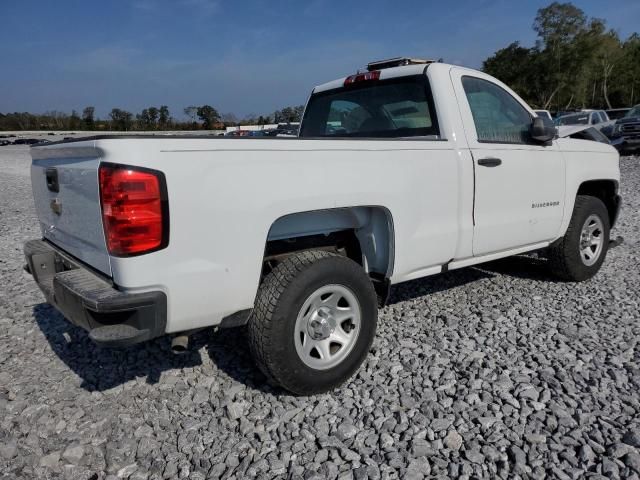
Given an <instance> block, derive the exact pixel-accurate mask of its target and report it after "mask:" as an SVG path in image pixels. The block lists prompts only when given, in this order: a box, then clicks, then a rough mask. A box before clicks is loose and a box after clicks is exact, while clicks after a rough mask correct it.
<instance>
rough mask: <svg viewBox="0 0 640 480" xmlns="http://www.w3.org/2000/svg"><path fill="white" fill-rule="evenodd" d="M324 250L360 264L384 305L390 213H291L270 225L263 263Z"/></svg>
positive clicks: (375, 209) (371, 209) (391, 250)
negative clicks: (335, 252) (304, 251)
mask: <svg viewBox="0 0 640 480" xmlns="http://www.w3.org/2000/svg"><path fill="white" fill-rule="evenodd" d="M318 248H320V249H328V250H334V251H338V252H339V253H341V254H343V255H345V256H347V257H349V258H351V259H352V260H354V261H356V262H357V263H358V264H360V265H361V266H362V267H363V268H364V269H365V271H366V272H367V273H368V274H369V276H370V278H371V279H372V281H373V282H374V286H375V288H376V292H377V293H378V295H379V297H380V300H381V301H380V303H381V305H382V304H384V303H385V302H386V299H387V296H388V293H389V291H388V290H389V286H390V281H389V279H390V278H391V276H392V274H393V268H394V262H395V230H394V226H393V216H392V214H391V212H390V210H389V209H388V208H386V207H383V206H379V205H371V206H353V207H340V208H332V209H322V210H311V211H305V212H295V213H289V214H287V215H284V216H282V217H280V218H278V219H276V220H274V222H273V223H272V224H271V226H270V228H269V232H268V234H267V238H266V241H265V253H264V262H265V264H266V263H268V262H270V261H272V260H276V261H277V260H278V259H279V258H281V257H286V256H287V255H290V254H292V253H296V252H300V251H303V250H313V249H318Z"/></svg>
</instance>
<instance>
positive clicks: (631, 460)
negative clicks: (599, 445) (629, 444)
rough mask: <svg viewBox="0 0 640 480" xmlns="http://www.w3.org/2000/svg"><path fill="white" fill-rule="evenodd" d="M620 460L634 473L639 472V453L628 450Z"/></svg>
mask: <svg viewBox="0 0 640 480" xmlns="http://www.w3.org/2000/svg"><path fill="white" fill-rule="evenodd" d="M622 461H623V462H624V464H625V465H626V466H627V467H629V468H630V469H632V470H633V471H635V472H636V473H640V454H639V453H637V452H629V453H627V454H626V455H625V456H624V457H623V459H622Z"/></svg>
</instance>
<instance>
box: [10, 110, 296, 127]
mask: <svg viewBox="0 0 640 480" xmlns="http://www.w3.org/2000/svg"><path fill="white" fill-rule="evenodd" d="M303 110H304V106H303V105H298V106H294V107H284V108H283V109H281V110H276V111H275V112H273V114H271V115H259V116H258V115H249V116H247V117H245V118H238V117H236V116H235V115H234V114H232V113H225V114H220V113H218V110H216V109H215V108H214V107H212V106H211V105H200V106H194V105H192V106H189V107H186V108H184V110H183V113H184V115H185V117H186V120H176V119H175V118H173V117H172V116H171V112H170V111H169V107H167V106H166V105H161V106H160V107H148V108H145V109H143V110H142V111H141V112H140V113H137V114H135V115H134V114H133V113H131V112H129V111H127V110H124V109H121V108H113V109H112V110H111V112H109V114H108V116H107V118H102V119H101V118H98V117H97V116H96V114H95V107H92V106H89V107H85V108H84V109H83V110H82V113H78V112H77V111H76V110H72V111H71V114H67V113H65V112H58V111H51V112H45V113H43V114H33V113H28V112H14V113H6V114H3V113H0V130H9V131H13V130H90V131H91V130H98V131H99V130H117V131H132V130H137V131H153V130H158V131H162V130H165V131H166V130H216V129H224V128H225V127H226V126H236V125H264V124H270V123H288V122H297V121H300V117H301V116H302V112H303Z"/></svg>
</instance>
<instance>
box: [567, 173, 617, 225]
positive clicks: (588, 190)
mask: <svg viewBox="0 0 640 480" xmlns="http://www.w3.org/2000/svg"><path fill="white" fill-rule="evenodd" d="M578 195H588V196H591V197H596V198H598V199H600V200H601V201H602V203H604V205H605V207H606V208H607V213H608V214H609V226H610V227H611V228H613V226H614V225H615V223H616V220H617V219H618V211H619V209H620V195H618V182H617V181H616V180H612V179H599V180H587V181H585V182H582V183H581V184H580V186H579V187H578V191H577V192H576V196H578Z"/></svg>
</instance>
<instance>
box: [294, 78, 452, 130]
mask: <svg viewBox="0 0 640 480" xmlns="http://www.w3.org/2000/svg"><path fill="white" fill-rule="evenodd" d="M300 137H329V138H352V137H358V138H403V137H426V139H439V138H440V131H439V128H438V119H437V117H436V113H435V107H434V103H433V97H432V95H431V89H430V87H429V82H428V80H427V77H426V76H425V75H412V76H407V77H399V78H393V79H390V80H374V81H363V82H360V83H354V84H351V85H346V86H344V87H342V88H338V89H334V90H328V91H326V92H319V93H316V94H313V95H312V96H311V98H310V99H309V103H308V105H307V109H306V111H305V115H304V119H303V122H302V129H301V131H300Z"/></svg>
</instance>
